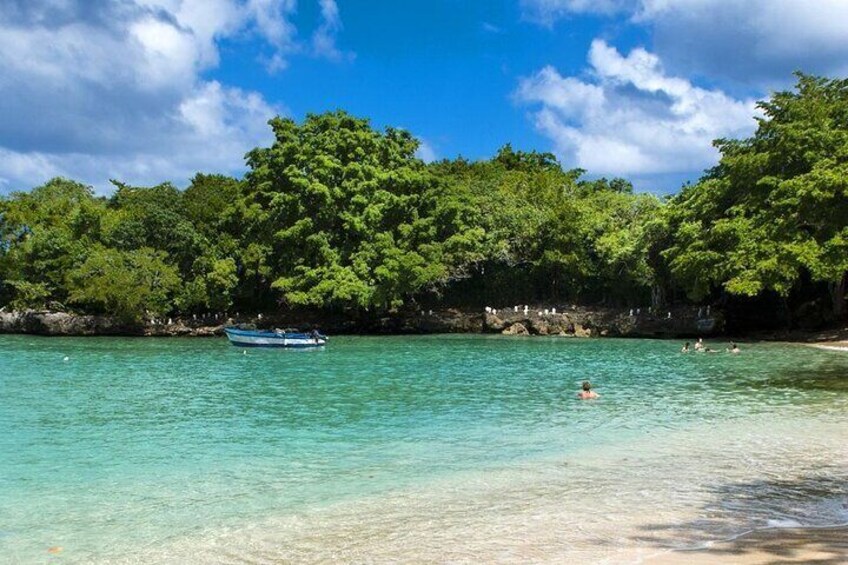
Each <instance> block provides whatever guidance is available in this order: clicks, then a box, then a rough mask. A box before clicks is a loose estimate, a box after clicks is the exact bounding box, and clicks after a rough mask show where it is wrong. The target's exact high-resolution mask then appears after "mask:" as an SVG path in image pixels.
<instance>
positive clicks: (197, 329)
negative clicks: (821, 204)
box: [0, 306, 723, 337]
mask: <svg viewBox="0 0 848 565" xmlns="http://www.w3.org/2000/svg"><path fill="white" fill-rule="evenodd" d="M669 314H670V317H669ZM235 324H253V325H255V326H256V327H260V328H275V327H278V328H286V327H299V328H301V329H304V330H308V329H312V328H318V329H321V330H322V331H324V332H326V333H329V334H424V333H502V334H505V335H560V336H571V337H592V336H620V337H686V336H697V335H704V336H706V335H715V334H719V333H721V332H722V330H723V317H722V315H721V314H720V313H717V312H713V313H712V314H711V315H709V316H707V315H706V312H705V311H704V310H703V309H699V308H695V307H684V308H675V309H672V310H670V311H669V310H665V311H663V312H648V311H647V310H644V311H643V310H641V309H639V310H629V309H621V308H587V307H577V306H566V307H563V308H562V309H557V310H556V311H554V309H553V308H551V309H549V310H547V311H545V310H544V309H542V308H528V309H527V312H526V313H525V311H524V309H523V307H522V308H519V309H518V310H517V311H516V309H515V307H512V308H503V309H494V310H492V309H489V311H480V310H474V311H472V310H459V309H448V310H439V311H427V312H423V311H419V312H403V313H398V314H393V315H387V316H382V317H370V318H361V319H353V318H347V317H344V316H338V315H337V316H332V315H325V314H321V313H312V314H305V313H280V314H270V315H265V316H261V315H256V316H239V315H236V316H235V317H229V318H227V319H226V320H225V317H224V316H223V315H217V316H215V315H213V316H208V317H205V318H200V319H195V318H194V317H192V318H191V319H188V318H186V319H182V318H180V319H176V320H171V319H169V320H167V321H166V320H157V321H155V322H149V323H139V324H128V323H126V322H121V321H119V320H116V319H113V318H109V317H105V316H87V315H79V314H70V313H64V312H40V311H26V312H0V333H23V334H38V335H53V336H63V335H64V336H92V335H124V336H163V337H165V336H218V335H223V328H224V326H225V325H235Z"/></svg>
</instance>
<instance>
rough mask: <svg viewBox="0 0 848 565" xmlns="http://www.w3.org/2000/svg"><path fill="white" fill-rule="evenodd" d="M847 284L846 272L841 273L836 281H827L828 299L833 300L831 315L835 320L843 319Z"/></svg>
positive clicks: (847, 274) (847, 276) (847, 275)
mask: <svg viewBox="0 0 848 565" xmlns="http://www.w3.org/2000/svg"><path fill="white" fill-rule="evenodd" d="M846 286H848V273H843V275H842V277H841V279H840V280H839V281H838V282H831V283H828V285H827V287H828V290H830V299H831V301H832V302H833V317H834V318H835V319H837V320H843V319H845V310H846V309H845V290H846Z"/></svg>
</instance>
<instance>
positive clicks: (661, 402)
mask: <svg viewBox="0 0 848 565" xmlns="http://www.w3.org/2000/svg"><path fill="white" fill-rule="evenodd" d="M713 346H714V347H719V346H721V347H723V344H714V345H713ZM679 347H680V344H679V343H675V342H668V341H655V340H611V339H610V340H581V339H565V338H503V337H500V336H498V337H486V336H427V337H339V338H335V339H333V340H332V342H331V344H330V346H328V347H326V348H324V349H321V350H315V351H279V350H256V349H251V350H249V351H248V352H247V354H244V353H243V351H242V350H241V349H237V348H234V347H231V346H229V345H228V344H227V342H226V340H224V339H122V338H79V339H77V338H38V337H31V336H3V337H0V432H2V433H0V555H3V556H7V557H10V559H11V562H13V563H18V562H20V563H43V562H45V560H47V559H48V558H49V559H51V560H53V561H55V562H64V563H78V562H80V563H82V562H85V563H89V562H103V563H106V562H109V563H114V562H126V563H151V562H156V563H187V562H188V563H190V562H243V561H248V562H260V563H264V562H288V561H322V560H323V561H329V560H346V561H351V560H353V561H362V560H390V559H391V560H411V561H426V560H437V559H438V560H445V559H451V560H470V561H491V560H500V561H526V560H528V559H530V560H551V561H554V560H562V559H566V560H571V561H580V560H589V561H594V562H624V561H626V560H628V559H631V558H632V556H633V555H642V554H644V555H647V554H650V553H651V552H655V551H657V550H662V549H663V548H668V547H691V546H695V545H699V544H703V543H705V542H709V541H711V540H715V539H721V538H723V537H727V536H731V535H734V534H738V533H740V532H742V531H745V530H748V529H751V528H758V527H765V526H780V525H787V526H790V525H827V524H834V523H842V522H846V521H848V511H846V507H845V503H846V502H848V498H846V497H848V491H846V478H848V448H846V442H845V438H846V435H845V430H846V429H848V428H846V424H848V377H846V375H848V371H846V369H848V355H844V354H841V353H839V352H832V351H822V350H816V349H812V348H807V347H803V346H796V345H787V344H743V345H742V347H743V353H742V354H741V355H731V354H726V353H719V354H694V353H692V354H689V355H682V354H680V353H679ZM65 358H67V360H65ZM584 379H590V380H591V381H592V382H593V383H594V384H595V385H596V387H597V390H598V392H599V393H600V394H601V398H600V399H599V400H597V401H591V402H580V401H577V400H576V399H575V393H576V391H577V390H578V388H579V385H580V383H581V382H582V381H583V380H584ZM57 546H58V547H62V548H63V549H62V552H61V553H59V554H58V555H52V554H48V553H47V549H48V548H50V547H57ZM4 558H5V557H4Z"/></svg>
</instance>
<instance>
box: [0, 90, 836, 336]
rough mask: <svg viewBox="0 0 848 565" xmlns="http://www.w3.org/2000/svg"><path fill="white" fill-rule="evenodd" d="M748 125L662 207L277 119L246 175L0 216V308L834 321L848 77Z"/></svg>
mask: <svg viewBox="0 0 848 565" xmlns="http://www.w3.org/2000/svg"><path fill="white" fill-rule="evenodd" d="M759 107H760V112H761V115H760V116H759V117H757V118H756V119H757V121H758V127H757V130H756V132H755V133H754V134H753V136H752V137H750V138H748V139H738V140H732V139H721V140H717V141H716V142H715V143H716V146H717V148H718V149H719V151H720V155H721V158H720V161H719V163H718V164H717V165H716V166H715V167H714V168H713V169H711V170H709V171H707V173H706V174H705V175H704V176H703V178H702V179H701V180H700V181H698V182H697V183H695V184H693V185H691V186H686V187H684V188H683V189H682V190H681V191H680V193H679V194H677V195H676V196H674V197H672V198H670V199H660V198H658V197H656V196H654V195H651V194H650V193H636V192H634V190H633V185H632V184H631V183H630V182H629V181H627V180H626V179H620V178H616V179H606V178H593V177H589V176H587V173H586V171H583V170H581V169H571V170H569V169H564V168H563V167H562V166H561V165H560V163H559V162H558V161H557V159H556V157H555V156H554V155H552V154H550V153H539V152H535V151H530V152H526V151H521V150H516V149H514V148H513V147H512V146H511V145H510V144H506V145H504V146H503V147H502V148H501V149H500V150H499V151H498V152H497V154H496V155H495V156H494V157H493V158H491V159H488V160H479V161H469V160H466V159H464V158H462V157H459V158H456V159H451V160H442V161H438V162H435V163H430V164H425V163H424V162H422V161H421V160H420V159H418V158H417V157H416V150H417V149H418V146H419V142H418V141H417V140H416V139H415V138H414V137H413V136H412V135H410V134H409V133H408V132H407V131H404V130H402V129H397V128H391V127H389V128H385V129H384V130H382V131H378V130H376V129H374V128H373V127H372V126H371V124H370V123H369V121H368V120H367V119H363V118H358V117H355V116H352V115H350V114H347V113H346V112H343V111H336V112H329V113H324V114H315V115H312V114H310V115H308V116H306V118H305V119H304V120H303V121H302V122H300V123H298V122H296V121H294V120H291V119H288V118H280V117H278V118H274V119H272V120H271V121H270V122H269V125H270V127H271V129H272V131H273V133H274V142H273V143H272V144H271V145H270V146H268V147H257V148H255V149H254V150H252V151H250V152H249V153H248V154H247V156H246V162H247V166H248V172H247V174H246V175H245V177H244V179H235V178H231V177H227V176H223V175H214V174H213V175H210V174H202V173H198V174H197V175H196V176H195V177H194V178H193V179H192V181H191V183H190V185H189V186H188V187H186V188H185V189H184V190H180V189H178V188H176V187H174V186H172V185H171V184H169V183H163V184H160V185H157V186H153V187H137V186H130V185H127V184H125V183H123V182H119V181H113V183H114V184H115V187H116V188H115V190H114V192H113V193H112V194H111V195H110V196H108V197H102V196H97V195H95V194H94V193H93V191H92V190H91V188H89V187H86V186H84V185H82V184H80V183H78V182H75V181H72V180H69V179H62V178H57V179H53V180H51V181H49V182H47V183H46V184H44V185H42V186H39V187H36V188H34V189H32V190H29V191H23V192H15V193H12V194H11V195H9V196H8V197H5V198H0V305H5V304H8V305H10V306H11V307H12V308H18V309H21V308H53V309H75V310H78V311H82V312H92V313H103V314H108V315H113V316H118V317H122V318H126V319H134V320H141V319H145V318H149V317H153V316H164V315H170V314H180V313H182V314H188V313H197V312H205V311H224V310H228V309H233V308H237V309H242V310H269V309H271V310H273V309H280V308H315V309H322V310H334V311H340V312H347V313H350V314H355V315H365V314H380V313H384V312H387V311H392V310H395V309H398V308H404V307H412V306H415V305H417V304H423V303H425V302H426V303H430V304H433V303H441V304H451V305H474V306H477V305H481V304H483V303H491V304H497V303H526V302H531V301H535V300H541V299H545V300H548V299H552V300H567V301H570V302H574V301H582V302H601V303H607V304H621V305H626V304H630V305H639V304H646V303H650V301H653V302H654V303H655V304H658V303H662V302H664V301H668V300H675V299H677V300H684V299H685V300H692V301H714V300H717V299H720V298H721V297H722V296H747V297H757V296H762V295H765V294H769V293H771V294H774V295H777V296H782V297H791V296H793V293H797V292H798V291H799V289H802V288H806V289H807V291H810V290H811V289H812V292H814V293H815V292H818V290H816V289H819V288H821V292H822V293H823V294H822V295H823V296H827V297H829V299H830V305H831V310H832V313H833V314H834V315H835V316H837V317H838V316H844V313H845V300H844V297H845V286H846V282H848V281H846V273H848V198H846V184H848V81H846V80H838V79H825V78H819V77H812V76H807V75H800V74H799V75H798V83H797V86H796V88H795V89H793V90H791V91H785V92H777V93H774V94H773V95H772V96H771V97H770V98H769V99H768V100H765V101H763V102H761V103H760V105H759ZM807 294H809V292H808V293H807ZM416 307H417V306H416Z"/></svg>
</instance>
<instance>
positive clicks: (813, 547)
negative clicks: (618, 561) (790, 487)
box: [644, 526, 848, 565]
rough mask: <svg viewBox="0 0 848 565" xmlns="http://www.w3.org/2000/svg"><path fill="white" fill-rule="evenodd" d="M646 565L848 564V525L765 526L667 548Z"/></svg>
mask: <svg viewBox="0 0 848 565" xmlns="http://www.w3.org/2000/svg"><path fill="white" fill-rule="evenodd" d="M644 563H646V564H650V565H671V564H675V563H685V564H686V565H707V564H710V565H712V564H718V565H724V564H727V565H729V564H731V563H732V564H738V565H778V564H789V563H813V564H819V565H825V564H826V565H836V564H837V563H841V564H844V563H848V527H846V526H840V527H833V528H792V529H784V528H780V529H769V530H760V531H756V532H751V533H750V534H746V535H743V536H740V537H738V538H736V539H734V540H731V541H726V542H717V543H714V544H712V545H711V546H710V547H708V548H704V549H697V550H690V551H671V552H669V553H664V554H661V555H656V556H654V557H651V558H648V559H646V560H645V561H644Z"/></svg>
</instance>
